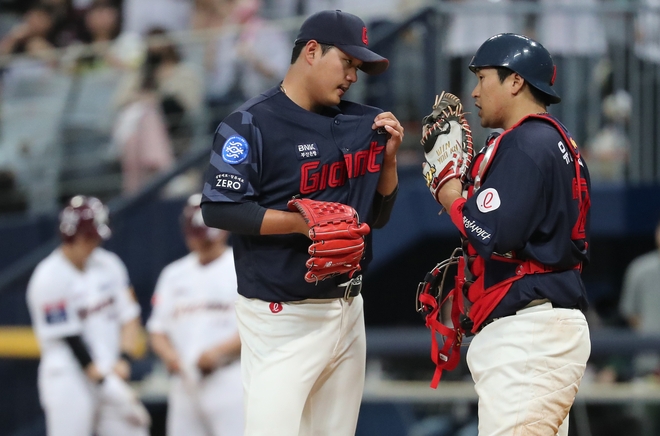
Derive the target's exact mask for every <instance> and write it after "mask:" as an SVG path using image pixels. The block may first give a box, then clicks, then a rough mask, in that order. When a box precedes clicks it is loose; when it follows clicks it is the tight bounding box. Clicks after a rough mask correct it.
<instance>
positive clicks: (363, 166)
mask: <svg viewBox="0 0 660 436" xmlns="http://www.w3.org/2000/svg"><path fill="white" fill-rule="evenodd" d="M354 160H355V167H354V168H353V173H352V174H351V173H350V172H349V173H348V174H349V177H359V176H364V175H365V174H366V173H367V162H368V161H369V151H368V150H362V151H358V152H357V153H355V158H354Z"/></svg>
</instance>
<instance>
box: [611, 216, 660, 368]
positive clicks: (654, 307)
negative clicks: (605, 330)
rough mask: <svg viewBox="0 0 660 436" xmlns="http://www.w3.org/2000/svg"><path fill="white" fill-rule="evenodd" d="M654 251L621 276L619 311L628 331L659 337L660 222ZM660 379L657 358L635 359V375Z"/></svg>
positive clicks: (647, 355) (659, 358) (645, 355)
mask: <svg viewBox="0 0 660 436" xmlns="http://www.w3.org/2000/svg"><path fill="white" fill-rule="evenodd" d="M655 243H656V246H657V249H656V250H653V251H651V252H649V253H646V254H644V255H642V256H639V257H638V258H636V259H635V260H633V261H632V262H631V263H630V265H629V266H628V268H627V269H626V273H625V275H624V280H623V290H622V294H621V301H620V304H619V311H620V312H621V315H622V316H623V317H624V318H625V319H626V320H627V322H628V324H629V325H630V327H631V328H632V329H633V330H635V331H637V332H639V333H643V334H660V317H659V316H658V311H659V310H660V221H658V224H657V226H656V229H655ZM652 373H654V374H656V375H660V355H658V353H657V352H648V353H643V354H640V355H638V356H637V357H636V358H635V374H636V375H637V376H645V375H648V374H652Z"/></svg>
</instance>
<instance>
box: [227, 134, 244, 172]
mask: <svg viewBox="0 0 660 436" xmlns="http://www.w3.org/2000/svg"><path fill="white" fill-rule="evenodd" d="M249 149H250V146H249V145H248V143H247V141H246V140H245V138H243V137H242V136H238V135H234V136H230V137H229V139H227V140H226V141H225V145H223V146H222V160H224V161H225V162H227V163H228V164H231V165H235V164H238V163H241V162H243V161H244V160H245V158H247V155H248V151H249Z"/></svg>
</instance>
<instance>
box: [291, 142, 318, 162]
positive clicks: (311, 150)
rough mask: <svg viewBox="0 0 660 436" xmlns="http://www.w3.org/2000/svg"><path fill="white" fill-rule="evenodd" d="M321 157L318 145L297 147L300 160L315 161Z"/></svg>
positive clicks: (297, 155) (299, 145) (300, 145)
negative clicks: (314, 159)
mask: <svg viewBox="0 0 660 436" xmlns="http://www.w3.org/2000/svg"><path fill="white" fill-rule="evenodd" d="M319 156H320V153H319V147H318V146H317V145H316V143H313V142H312V143H311V144H298V145H296V157H298V160H304V159H313V158H315V157H319Z"/></svg>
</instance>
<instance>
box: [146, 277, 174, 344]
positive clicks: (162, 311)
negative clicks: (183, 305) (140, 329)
mask: <svg viewBox="0 0 660 436" xmlns="http://www.w3.org/2000/svg"><path fill="white" fill-rule="evenodd" d="M168 275H169V274H168V271H167V270H164V271H163V272H162V273H161V274H160V277H158V281H157V282H156V289H155V291H154V295H153V296H152V297H151V315H150V316H149V320H148V321H147V331H148V332H149V333H167V330H168V329H167V326H168V325H170V324H171V320H172V301H171V300H170V293H169V291H168V285H167V283H168V282H169V280H168Z"/></svg>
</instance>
